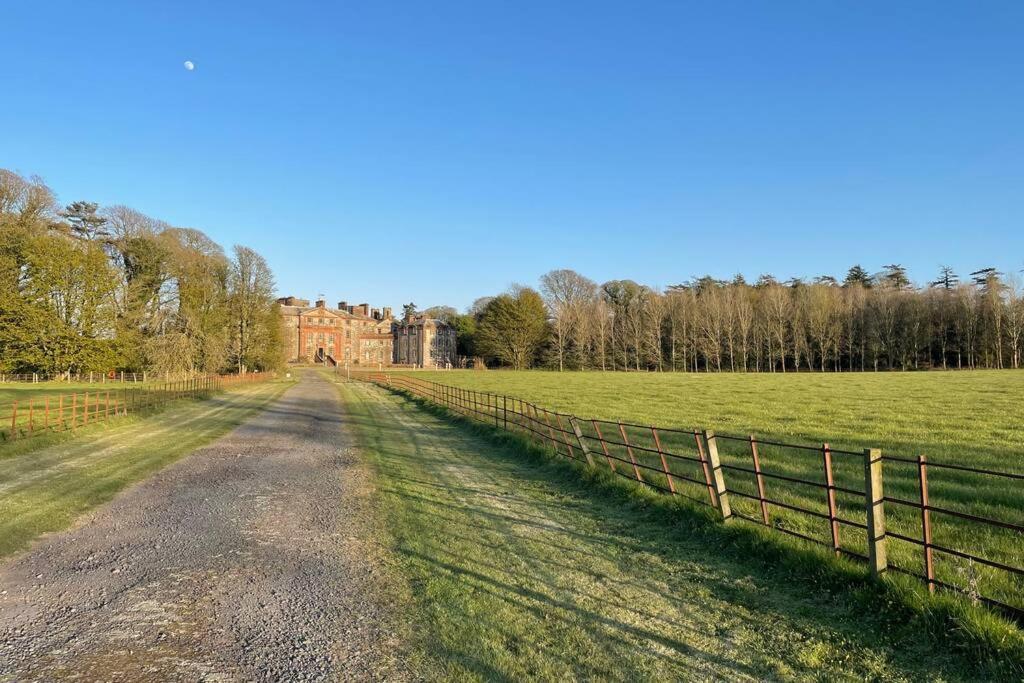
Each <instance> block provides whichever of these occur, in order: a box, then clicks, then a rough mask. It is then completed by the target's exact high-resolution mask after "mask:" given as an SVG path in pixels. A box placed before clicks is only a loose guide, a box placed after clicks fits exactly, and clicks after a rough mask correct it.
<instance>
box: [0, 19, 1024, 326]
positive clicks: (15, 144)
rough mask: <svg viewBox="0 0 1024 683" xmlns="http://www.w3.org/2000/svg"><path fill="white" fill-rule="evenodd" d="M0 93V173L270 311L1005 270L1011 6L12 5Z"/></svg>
mask: <svg viewBox="0 0 1024 683" xmlns="http://www.w3.org/2000/svg"><path fill="white" fill-rule="evenodd" d="M185 60H192V61H194V62H195V64H196V69H195V71H192V72H189V71H186V70H185V69H184V68H183V62H184V61H185ZM0 64H2V65H3V72H4V78H3V84H2V87H0V167H5V168H11V169H14V170H18V171H20V172H22V173H26V174H39V175H41V176H43V177H44V178H45V179H46V181H47V182H48V183H49V184H50V185H51V187H53V188H54V189H55V190H56V191H57V193H58V194H59V197H60V199H61V201H63V202H70V201H73V200H76V199H89V200H92V201H98V202H101V203H105V204H114V203H123V204H128V205H130V206H133V207H135V208H137V209H139V210H141V211H144V212H146V213H148V214H150V215H152V216H155V217H159V218H162V219H164V220H167V221H169V222H171V223H173V224H175V225H181V226H189V227H196V228H200V229H202V230H204V231H206V232H207V233H208V234H209V235H210V236H211V237H213V238H214V239H216V240H217V241H219V242H221V243H222V244H225V245H230V244H232V243H243V244H246V245H249V246H252V247H254V248H256V249H257V250H259V251H260V252H262V253H263V254H265V255H266V256H267V257H268V259H269V261H270V263H271V266H272V267H273V269H274V271H275V274H276V276H277V280H278V283H279V288H280V290H281V292H282V293H284V294H287V293H293V294H296V295H299V296H306V297H310V298H312V297H314V296H315V295H316V294H317V293H319V292H323V293H324V294H326V295H327V297H328V299H329V300H331V301H337V300H338V299H347V300H348V301H350V302H351V301H370V302H371V303H373V304H375V305H389V304H390V305H393V306H397V305H400V304H401V303H403V302H406V301H409V300H414V301H415V302H416V303H417V304H419V305H421V306H427V305H433V304H450V305H455V306H457V307H460V308H461V307H464V306H466V305H467V304H469V303H470V302H471V301H472V300H473V299H474V298H475V297H477V296H480V295H484V294H490V293H495V292H497V291H500V290H502V289H504V288H505V287H507V286H508V285H509V284H510V283H512V282H523V283H526V284H534V283H535V282H536V280H537V277H538V276H539V275H540V274H542V273H544V272H545V271H547V270H550V269H552V268H560V267H567V268H574V269H576V270H578V271H580V272H582V273H584V274H586V275H588V276H590V277H591V278H593V279H595V280H598V281H604V280H608V279H617V278H632V279H635V280H638V281H640V282H644V283H646V284H649V285H652V286H665V285H669V284H673V283H676V282H680V281H684V280H687V279H689V278H691V277H694V276H699V275H702V274H704V273H710V274H712V275H715V276H719V277H727V276H731V275H732V274H733V273H735V272H742V273H744V274H746V275H747V276H748V277H751V278H753V277H756V276H757V275H758V274H759V273H762V272H771V273H774V274H775V275H777V276H779V277H780V278H786V277H790V276H814V275H819V274H822V273H831V274H837V275H840V274H842V273H843V272H845V270H846V268H848V267H849V266H850V265H851V264H853V263H856V262H859V263H862V264H863V265H864V266H865V267H866V268H868V269H869V270H872V271H875V270H878V269H880V267H881V266H882V265H883V264H887V263H892V262H899V263H903V264H904V265H906V266H908V267H909V268H910V269H911V273H912V275H913V276H914V278H915V279H916V280H918V281H924V280H926V279H928V278H929V277H930V276H932V274H933V273H934V271H936V270H937V269H938V266H939V264H942V263H948V264H950V265H952V266H953V267H955V268H956V269H957V270H958V271H960V273H961V274H962V275H965V274H966V273H967V272H968V271H970V270H974V269H977V268H980V267H983V266H989V265H994V266H996V267H999V268H1000V269H1002V270H1005V271H1011V270H1012V271H1017V270H1020V269H1021V268H1024V224H1022V216H1024V3H1021V2H1019V0H1015V1H1013V2H1002V3H1000V2H962V3H944V2H939V1H937V0H933V1H931V2H898V3H894V2H848V3H839V2H830V3H822V2H749V1H748V2H728V1H725V2H703V3H688V2H619V3H606V2H597V1H590V2H558V3H555V2H533V1H530V0H521V1H519V2H485V1H479V0H478V1H477V2H444V1H443V0H438V1H437V2H429V3H428V2H403V3H397V2H383V1H382V2H363V3H347V2H330V3H328V2H319V3H314V2H306V1H300V2H288V3H284V2H264V1H262V0H250V1H248V2H209V3H187V2H178V3H169V2H160V3H144V2H99V1H97V2H81V1H78V2H47V1H46V0H38V1H37V2H32V3H29V2H21V3H7V4H6V6H5V7H4V8H3V11H2V14H0Z"/></svg>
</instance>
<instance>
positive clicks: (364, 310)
mask: <svg viewBox="0 0 1024 683" xmlns="http://www.w3.org/2000/svg"><path fill="white" fill-rule="evenodd" d="M356 309H357V311H356V312H357V313H359V314H360V315H363V316H366V317H367V318H369V317H370V304H359V305H358V306H356Z"/></svg>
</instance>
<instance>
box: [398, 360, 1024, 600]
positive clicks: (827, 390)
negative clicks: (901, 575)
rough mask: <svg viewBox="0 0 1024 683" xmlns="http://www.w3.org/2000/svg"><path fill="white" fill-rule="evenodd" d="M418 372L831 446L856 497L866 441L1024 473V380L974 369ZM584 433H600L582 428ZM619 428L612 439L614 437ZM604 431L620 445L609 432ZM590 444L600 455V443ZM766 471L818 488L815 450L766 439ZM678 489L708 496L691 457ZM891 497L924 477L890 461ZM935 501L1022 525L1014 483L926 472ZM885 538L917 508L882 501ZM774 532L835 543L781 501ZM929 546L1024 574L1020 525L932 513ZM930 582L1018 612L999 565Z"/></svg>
mask: <svg viewBox="0 0 1024 683" xmlns="http://www.w3.org/2000/svg"><path fill="white" fill-rule="evenodd" d="M410 374H411V375H413V376H415V377H418V378H422V379H430V380H435V381H441V382H445V383H449V384H454V385H457V386H462V387H466V388H472V389H476V390H479V391H490V392H496V393H499V394H509V395H513V396H518V397H522V398H525V399H527V400H530V401H534V402H536V403H538V404H539V405H542V406H545V407H548V408H558V409H559V410H563V411H566V412H571V413H574V414H576V415H578V416H580V417H583V418H591V417H594V418H599V419H611V420H616V419H621V420H623V421H629V422H636V423H638V424H641V425H650V424H656V425H659V426H661V427H678V428H682V429H695V428H697V429H699V428H707V429H713V430H715V431H716V432H718V433H719V434H731V435H734V436H740V437H743V436H745V435H747V434H756V435H758V436H759V437H760V438H763V439H768V440H776V441H786V442H789V443H795V444H803V445H807V446H815V445H817V446H818V447H819V449H820V447H821V445H822V443H823V442H828V443H829V444H830V445H831V447H832V448H833V449H846V450H848V451H851V452H853V453H854V454H853V455H849V454H842V453H835V454H834V455H833V458H832V462H833V468H834V476H835V483H836V484H837V485H838V486H840V487H844V488H847V489H850V490H852V491H863V489H864V473H863V472H864V467H863V458H862V457H861V456H859V455H857V453H860V452H861V451H862V449H863V448H866V447H878V448H881V449H882V452H883V454H886V455H898V456H900V457H903V458H911V459H913V458H915V457H916V456H917V455H918V454H920V453H923V454H926V455H927V457H928V460H929V462H931V463H947V464H954V465H969V466H972V467H981V468H990V469H995V470H1002V471H1014V472H1024V430H1021V429H1019V428H1018V425H1019V424H1020V423H1021V422H1022V421H1024V401H1021V400H1020V397H1021V396H1022V395H1024V372H1021V371H1014V370H1005V371H976V372H945V373H942V372H934V373H842V374H794V373H788V374H786V375H783V374H774V375H772V374H767V375H764V374H762V375H753V374H747V375H744V374H711V375H708V374H683V373H679V374H670V373H665V374H654V373H639V374H636V373H578V372H577V373H556V372H541V371H530V372H506V371H499V372H472V371H462V372H460V371H456V372H435V373H410ZM581 427H582V429H583V432H584V433H585V434H588V435H590V436H596V433H595V430H594V428H593V427H592V426H591V425H590V424H589V423H588V422H587V421H585V420H584V421H582V422H581ZM626 431H627V433H628V438H629V440H630V442H631V443H632V444H634V445H637V446H641V447H645V448H648V449H653V450H656V446H655V443H654V442H653V439H652V436H651V432H650V430H649V429H644V428H627V429H626ZM609 432H611V433H609ZM604 436H605V437H611V438H613V439H615V440H620V441H621V439H620V438H619V436H618V434H617V433H616V430H615V429H614V427H610V426H607V425H606V426H605V427H604ZM591 443H592V444H594V448H595V449H597V446H596V443H595V442H591ZM660 445H661V446H663V447H664V448H665V449H666V450H669V451H670V452H672V453H677V454H680V455H683V456H690V457H694V456H695V455H696V452H695V448H694V442H693V437H692V435H689V436H687V435H682V434H672V433H669V432H664V431H663V432H662V433H661V444H660ZM718 448H719V452H720V454H721V457H722V462H723V464H725V465H726V466H732V467H735V468H747V469H749V468H751V467H752V461H751V454H750V448H749V444H748V443H747V442H746V441H743V440H740V441H728V440H724V439H719V441H718ZM610 450H611V451H612V455H613V456H616V457H619V458H622V459H624V460H628V458H629V455H628V454H627V452H625V449H623V448H621V447H616V446H614V445H613V446H610ZM759 451H760V464H761V466H762V468H763V469H764V470H765V472H768V473H770V474H776V475H781V476H783V477H788V478H790V479H802V480H807V481H813V482H821V483H823V482H824V476H823V466H822V454H821V452H820V450H818V451H814V450H800V449H795V448H783V447H775V446H769V445H762V446H760V448H759ZM635 455H636V457H637V458H638V460H640V461H641V462H642V463H644V464H646V465H649V466H652V467H655V468H658V469H660V468H661V462H660V458H659V457H658V455H657V454H656V453H651V452H644V451H642V450H636V451H635ZM669 464H670V468H671V471H672V472H673V473H674V474H676V475H677V477H678V478H677V480H676V481H675V485H676V487H677V489H678V490H679V491H680V492H681V493H682V494H684V495H689V496H692V497H695V498H703V499H707V492H706V491H705V490H704V489H703V487H702V485H700V484H695V483H690V482H687V481H685V479H684V478H685V477H689V478H690V479H696V480H697V481H701V480H702V478H703V473H702V471H701V469H700V466H699V465H697V464H694V463H690V462H686V461H682V460H672V459H671V458H669ZM884 469H885V492H886V494H887V495H888V496H891V497H895V498H899V499H901V500H907V501H911V502H916V501H918V500H919V495H920V494H919V488H918V470H917V467H916V465H914V464H911V463H903V462H893V461H888V462H886V463H885V466H884ZM645 475H646V476H647V478H648V479H650V480H651V481H652V482H653V483H656V484H658V485H660V486H662V487H667V486H668V483H667V481H665V478H664V477H663V476H662V475H660V474H652V473H650V472H646V473H645ZM725 478H726V484H727V486H728V488H729V489H730V490H731V491H734V492H736V493H738V494H745V495H746V496H753V497H756V496H757V486H756V480H755V478H754V477H753V476H752V475H750V474H747V473H744V472H741V471H739V470H735V469H734V470H728V471H726V472H725ZM928 480H929V488H930V502H931V504H932V505H934V506H938V507H941V508H946V509H949V510H952V511H954V512H961V513H968V514H973V515H978V516H981V517H985V518H989V519H994V520H998V521H1002V522H1008V523H1011V524H1016V525H1019V526H1024V495H1022V492H1021V487H1020V481H1019V480H1014V479H1006V478H996V477H991V476H984V475H977V474H971V473H967V472H962V471H956V470H945V469H939V468H937V467H934V466H933V467H931V468H930V471H929V476H928ZM765 486H766V495H767V497H768V498H769V499H774V500H778V501H780V502H782V503H784V504H788V505H793V506H797V507H800V508H803V509H809V510H813V511H817V512H819V513H824V512H826V511H827V506H826V497H825V494H824V492H823V491H822V490H821V489H819V488H815V487H813V486H807V485H805V484H802V483H799V482H793V481H785V480H780V479H772V478H767V479H765ZM732 503H733V508H734V509H735V510H736V511H737V512H739V513H741V514H743V515H745V516H747V517H749V518H754V519H759V518H760V509H759V506H758V503H757V501H756V500H750V499H749V498H744V497H742V495H734V496H733V497H732ZM836 503H837V506H838V515H839V517H840V518H841V519H847V520H851V521H853V522H855V523H861V524H863V523H864V522H865V519H864V517H865V513H864V503H863V495H854V494H849V493H843V492H840V493H838V494H837V495H836ZM885 512H886V518H887V524H888V528H889V530H890V531H892V532H895V533H898V534H901V535H903V536H907V537H909V538H918V539H920V538H921V537H922V530H921V518H920V513H919V511H918V510H916V509H914V508H911V507H908V506H903V505H898V504H895V503H888V504H886V511H885ZM770 514H771V524H772V525H774V526H776V527H782V528H785V529H788V530H791V531H794V532H797V533H800V534H803V535H805V536H809V537H811V538H814V539H817V540H818V541H819V542H822V543H826V544H831V537H830V530H829V523H828V521H827V520H824V519H821V518H819V517H813V516H810V515H805V514H802V513H799V512H795V511H792V510H789V509H786V508H783V507H782V506H772V509H771V511H770ZM931 524H932V528H933V542H934V543H936V544H939V545H941V546H945V547H948V548H952V549H954V550H958V551H960V552H965V553H969V554H973V555H977V556H980V557H983V558H986V559H988V560H993V561H996V562H1001V563H1003V564H1007V565H1010V566H1015V567H1024V537H1022V535H1021V533H1020V532H1019V531H1016V530H1013V529H1009V528H1004V527H998V526H993V525H985V524H980V523H977V522H974V521H969V520H965V519H962V518H959V517H956V516H953V515H949V514H942V513H932V519H931ZM840 545H841V547H843V548H844V549H845V550H849V551H851V552H855V553H859V554H861V555H865V554H866V552H867V550H866V546H867V539H866V536H865V533H864V532H863V530H861V529H859V528H857V527H855V526H852V525H842V528H841V530H840ZM888 545H889V561H890V564H891V566H894V567H898V568H901V569H904V570H907V571H913V572H917V573H922V572H923V571H924V568H923V552H922V550H921V548H920V546H918V545H915V544H912V543H908V542H906V541H902V540H899V539H896V538H893V537H891V538H890V541H889V544H888ZM934 568H935V574H936V577H937V578H938V579H939V580H941V581H943V582H945V583H947V584H950V585H953V586H957V587H959V588H960V589H962V590H963V591H965V592H967V593H971V594H975V593H976V594H979V595H981V596H984V597H988V598H993V599H996V600H999V601H1002V602H1004V603H1007V604H1009V605H1012V606H1015V607H1017V608H1018V609H1024V580H1022V578H1021V577H1020V576H1018V575H1015V574H1012V573H1010V572H1006V571H1004V570H1001V569H998V568H993V567H989V566H985V565H983V564H979V563H976V562H970V561H968V560H966V559H964V558H962V557H959V556H957V555H955V554H951V553H944V552H940V551H938V550H936V551H935V553H934Z"/></svg>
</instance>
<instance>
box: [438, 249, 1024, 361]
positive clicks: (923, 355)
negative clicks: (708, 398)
mask: <svg viewBox="0 0 1024 683" xmlns="http://www.w3.org/2000/svg"><path fill="white" fill-rule="evenodd" d="M429 310H430V312H431V313H432V314H433V315H435V317H441V318H444V319H446V320H447V321H448V322H450V323H451V324H453V325H454V326H455V327H456V328H457V330H458V336H459V352H460V354H463V355H465V356H468V357H476V358H479V359H481V360H483V361H484V362H486V363H487V364H488V365H503V366H510V367H514V368H529V367H538V366H539V367H548V368H552V369H557V370H566V369H573V370H576V369H583V370H633V371H638V370H656V371H672V370H677V371H693V372H699V371H708V372H721V371H732V372H793V371H822V372H840V371H842V372H849V371H872V370H918V369H930V368H1019V367H1020V366H1021V359H1022V354H1024V296H1022V289H1021V284H1020V280H1019V278H1018V277H1016V276H1015V275H1010V276H1007V275H1004V274H1002V273H1000V272H998V271H996V270H995V269H994V268H982V269H980V270H977V271H974V272H972V273H971V274H970V276H969V277H965V278H964V279H961V278H960V277H959V276H958V275H957V274H956V273H954V272H953V270H952V269H950V268H948V267H942V268H940V269H939V272H938V273H937V275H936V277H935V279H933V280H930V281H929V282H928V283H927V284H924V285H914V284H913V283H912V282H911V280H910V278H909V276H908V274H907V270H906V269H905V268H904V267H903V266H901V265H900V264H890V265H887V266H885V267H884V268H883V269H882V270H881V272H879V273H876V274H870V273H869V272H868V271H866V270H865V269H864V268H862V267H861V266H859V265H856V266H853V267H852V268H850V269H849V271H848V272H847V273H846V275H845V277H844V278H843V279H842V280H841V281H840V280H838V279H837V278H835V277H832V276H822V277H817V278H815V279H813V280H811V281H804V280H801V279H794V280H789V281H786V282H780V281H778V280H777V279H776V278H774V277H772V276H771V275H762V276H761V277H759V278H758V279H757V281H756V282H753V283H748V282H747V281H746V280H745V279H744V278H743V277H742V276H739V275H737V276H736V277H735V278H733V279H732V280H730V281H723V280H718V279H715V278H712V277H710V276H705V277H701V278H698V279H695V280H692V281H689V282H685V283H682V284H678V285H673V286H671V287H668V288H666V289H665V291H657V290H655V289H652V288H650V287H647V286H644V285H641V284H638V283H636V282H634V281H632V280H613V281H611V282H606V283H604V284H600V285H599V284H597V283H596V282H594V281H592V280H590V279H588V278H586V277H584V276H582V275H580V274H579V273H576V272H574V271H572V270H554V271H551V272H549V273H547V274H545V275H544V276H542V277H541V279H540V286H539V287H538V288H537V289H533V288H530V287H523V286H519V285H517V286H514V287H512V288H511V289H510V290H509V291H508V292H505V293H503V294H500V295H498V296H495V297H484V298H481V299H478V300H477V301H476V302H475V303H474V304H473V305H472V306H471V307H470V309H469V310H468V311H467V312H466V313H464V314H458V313H457V312H456V311H455V310H454V309H452V308H449V307H436V308H434V309H429Z"/></svg>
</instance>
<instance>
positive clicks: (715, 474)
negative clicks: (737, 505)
mask: <svg viewBox="0 0 1024 683" xmlns="http://www.w3.org/2000/svg"><path fill="white" fill-rule="evenodd" d="M704 443H705V444H707V447H708V465H709V466H710V469H711V482H712V484H713V485H714V493H715V498H716V500H717V502H718V506H717V507H718V509H719V511H720V512H721V513H722V519H723V520H726V519H729V518H730V517H732V507H731V506H730V505H729V492H728V491H727V490H726V488H725V473H724V472H723V471H722V460H721V458H720V457H719V455H718V442H717V441H716V440H715V433H714V432H711V431H708V430H704Z"/></svg>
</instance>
